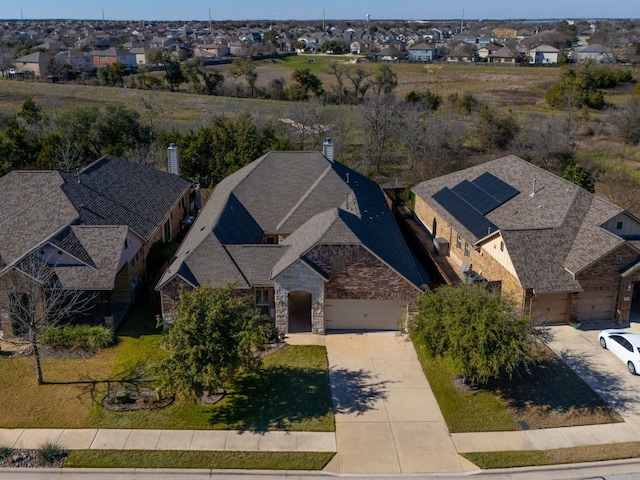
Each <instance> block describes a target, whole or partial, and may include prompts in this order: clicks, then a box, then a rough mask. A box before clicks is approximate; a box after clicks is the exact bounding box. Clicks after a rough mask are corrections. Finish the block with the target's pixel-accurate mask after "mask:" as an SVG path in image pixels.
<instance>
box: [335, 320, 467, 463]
mask: <svg viewBox="0 0 640 480" xmlns="http://www.w3.org/2000/svg"><path fill="white" fill-rule="evenodd" d="M325 345H326V348H327V356H328V359H329V367H330V371H329V375H330V380H331V391H332V397H333V407H334V411H335V414H336V445H337V451H338V453H337V455H336V457H335V458H334V461H332V463H331V464H330V465H329V466H328V470H333V471H335V472H339V473H360V474H363V473H364V474H376V473H378V474H384V473H407V472H438V473H440V472H442V473H445V472H446V473H454V472H457V473H461V472H465V471H473V470H477V469H478V468H477V467H476V466H475V465H473V464H472V463H470V462H468V461H467V460H466V459H464V458H463V457H461V456H460V455H458V453H457V451H456V449H455V446H454V444H453V441H452V439H451V436H450V435H449V431H448V430H447V426H446V424H445V422H444V419H443V417H442V414H441V413H440V409H439V408H438V404H437V403H436V400H435V398H434V396H433V393H432V392H431V388H430V387H429V383H428V382H427V379H426V378H425V376H424V373H423V371H422V368H421V367H420V363H419V362H418V358H417V356H416V352H415V350H414V348H413V344H412V343H411V342H408V341H406V337H404V336H398V335H396V334H395V333H392V332H376V333H362V334H357V333H352V334H329V335H327V336H326V337H325Z"/></svg>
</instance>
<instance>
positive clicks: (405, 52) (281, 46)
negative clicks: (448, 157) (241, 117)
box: [0, 20, 638, 80]
mask: <svg viewBox="0 0 640 480" xmlns="http://www.w3.org/2000/svg"><path fill="white" fill-rule="evenodd" d="M503 25H504V22H495V21H494V22H490V21H489V22H482V21H467V22H463V23H462V24H461V25H455V24H454V23H453V22H430V23H421V22H414V23H412V22H407V23H398V22H394V23H388V22H387V23H382V24H371V23H367V22H335V25H332V24H324V25H322V26H318V25H315V24H312V23H307V22H295V23H289V24H282V23H280V24H279V23H270V24H269V23H260V24H254V25H252V26H247V25H242V24H241V23H233V22H229V23H222V24H221V23H220V22H215V23H205V22H176V23H174V22H108V21H98V20H96V21H72V20H68V21H49V22H47V21H37V22H36V21H5V22H4V23H2V25H0V41H2V42H4V44H5V45H11V46H13V45H20V44H22V45H26V47H27V49H28V50H29V51H31V52H32V53H26V54H20V55H18V56H14V55H13V54H11V53H10V52H8V51H6V50H3V51H2V52H0V53H1V58H0V71H2V72H3V74H4V75H7V72H8V71H9V69H10V68H13V69H14V70H15V73H14V74H13V75H27V76H33V77H35V78H47V77H49V78H50V79H52V78H53V77H55V79H56V80H60V78H59V75H57V73H58V72H59V70H60V68H61V67H63V66H65V65H66V66H67V67H66V68H70V69H71V72H73V73H74V76H77V75H78V74H81V73H91V72H92V71H95V70H96V69H99V68H101V67H103V66H105V65H112V64H114V63H120V64H122V65H124V66H125V68H126V69H127V70H128V71H130V72H135V71H138V69H140V68H142V67H145V66H147V65H149V57H148V55H149V53H150V52H151V51H152V50H158V49H161V50H167V51H169V52H171V53H172V55H174V56H175V58H177V59H179V60H181V61H185V60H188V59H194V58H196V59H197V58H199V59H200V60H201V61H202V62H204V63H205V64H207V63H212V62H213V63H215V62H219V61H224V60H228V59H230V58H234V57H243V56H261V55H270V54H286V53H294V52H298V53H311V54H313V53H321V52H324V53H329V54H345V53H346V54H352V55H362V56H364V57H367V58H369V59H370V60H372V61H376V59H378V60H379V59H380V58H382V57H384V60H383V61H409V62H435V61H446V62H462V63H477V62H489V63H497V64H504V63H509V64H532V65H557V64H560V63H565V62H568V61H573V62H585V61H588V60H592V61H595V62H598V63H615V62H616V61H622V62H636V61H637V60H638V57H637V54H635V53H634V52H633V49H632V48H629V46H630V45H631V44H632V43H633V42H634V41H637V32H635V31H625V30H624V29H623V28H621V29H620V30H619V32H618V33H617V35H616V37H615V44H614V45H611V43H610V42H609V40H606V41H607V44H606V45H603V44H598V43H594V42H591V41H589V42H588V43H587V39H588V38H589V37H591V36H593V35H594V34H595V33H596V32H597V31H598V30H597V23H587V22H581V23H580V24H576V23H575V22H573V21H567V22H549V23H544V22H541V23H540V24H538V25H536V26H535V28H530V27H529V28H527V24H524V23H523V24H519V25H517V27H518V28H506V27H505V26H503ZM580 28H582V30H580ZM618 28H619V27H618ZM607 29H609V27H607ZM596 37H597V35H596ZM550 41H551V42H552V43H549V42H550ZM602 41H605V39H603V40H602ZM494 45H498V47H497V48H495V49H494V50H492V51H491V52H489V53H487V51H486V50H485V49H486V48H487V47H489V49H490V50H491V49H492V48H491V47H492V46H494ZM385 51H386V52H388V54H387V55H383V56H381V55H379V54H380V53H381V52H385ZM12 71H13V70H12Z"/></svg>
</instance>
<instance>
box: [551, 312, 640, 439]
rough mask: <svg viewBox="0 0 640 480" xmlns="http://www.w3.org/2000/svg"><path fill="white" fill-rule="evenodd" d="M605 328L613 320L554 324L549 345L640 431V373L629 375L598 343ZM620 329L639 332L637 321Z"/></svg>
mask: <svg viewBox="0 0 640 480" xmlns="http://www.w3.org/2000/svg"><path fill="white" fill-rule="evenodd" d="M605 328H617V327H616V325H615V323H613V322H599V323H593V324H586V325H585V324H583V326H582V328H581V329H580V330H576V329H574V328H572V327H570V326H568V325H562V326H554V327H551V330H552V332H553V338H554V339H553V342H551V344H550V345H549V346H550V347H551V348H552V349H553V350H554V351H555V352H556V354H557V355H559V356H560V357H561V358H562V359H563V360H564V361H565V363H567V365H569V366H570V367H571V368H572V369H573V370H574V371H575V372H576V373H577V374H578V375H580V377H581V378H582V379H583V380H584V381H585V382H587V384H588V385H589V386H590V387H591V388H592V389H593V390H595V391H596V392H597V393H598V395H600V397H601V398H602V399H603V400H605V401H606V402H607V403H608V404H609V405H611V407H613V408H614V409H615V410H616V411H617V412H618V413H619V414H620V415H622V417H623V418H624V420H625V422H626V423H627V424H628V425H629V426H630V427H631V428H632V429H633V430H634V431H635V432H636V433H638V434H640V395H639V393H638V392H640V376H638V375H631V374H630V373H629V372H627V366H626V365H625V364H624V363H622V362H621V361H620V360H619V359H618V357H616V356H615V355H614V354H613V353H611V352H610V351H608V350H605V349H603V348H601V347H600V345H599V343H598V334H599V333H600V330H604V329H605ZM622 330H625V331H632V332H634V333H640V325H639V324H637V323H632V324H631V327H629V328H625V329H622Z"/></svg>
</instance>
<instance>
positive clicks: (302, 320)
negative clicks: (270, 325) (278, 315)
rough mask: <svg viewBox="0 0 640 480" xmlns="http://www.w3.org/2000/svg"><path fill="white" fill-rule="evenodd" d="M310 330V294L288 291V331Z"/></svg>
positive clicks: (300, 331)
mask: <svg viewBox="0 0 640 480" xmlns="http://www.w3.org/2000/svg"><path fill="white" fill-rule="evenodd" d="M310 331H311V294H310V293H309V292H303V291H296V292H290V293H289V333H302V332H310Z"/></svg>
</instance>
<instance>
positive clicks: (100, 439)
mask: <svg viewBox="0 0 640 480" xmlns="http://www.w3.org/2000/svg"><path fill="white" fill-rule="evenodd" d="M47 442H52V443H56V444H58V445H59V446H60V447H62V448H65V449H69V450H194V451H203V450H212V451H222V452H232V451H243V452H335V451H336V436H335V434H334V433H333V432H278V431H273V432H248V431H245V432H240V431H227V430H131V429H55V428H47V429H43V428H32V429H23V428H16V429H0V446H3V447H10V448H28V449H36V448H39V447H41V446H42V445H43V444H45V443H47Z"/></svg>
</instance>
